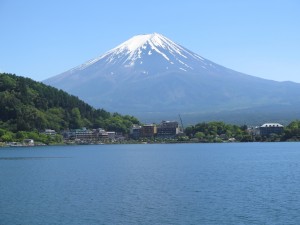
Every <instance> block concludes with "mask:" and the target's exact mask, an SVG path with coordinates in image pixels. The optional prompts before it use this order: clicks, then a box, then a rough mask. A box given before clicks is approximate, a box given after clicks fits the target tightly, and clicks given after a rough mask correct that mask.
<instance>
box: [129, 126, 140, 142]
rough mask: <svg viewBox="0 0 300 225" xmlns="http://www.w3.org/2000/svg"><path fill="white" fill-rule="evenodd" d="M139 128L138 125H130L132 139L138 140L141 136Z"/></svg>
mask: <svg viewBox="0 0 300 225" xmlns="http://www.w3.org/2000/svg"><path fill="white" fill-rule="evenodd" d="M141 128H142V127H141V126H140V125H136V124H134V125H132V127H131V129H130V137H131V138H133V139H139V138H140V135H141Z"/></svg>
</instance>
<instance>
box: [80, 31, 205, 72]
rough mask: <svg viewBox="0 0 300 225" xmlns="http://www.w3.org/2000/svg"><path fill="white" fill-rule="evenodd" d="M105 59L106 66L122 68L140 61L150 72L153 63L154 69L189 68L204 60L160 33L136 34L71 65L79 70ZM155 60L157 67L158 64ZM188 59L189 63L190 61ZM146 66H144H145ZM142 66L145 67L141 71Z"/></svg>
mask: <svg viewBox="0 0 300 225" xmlns="http://www.w3.org/2000/svg"><path fill="white" fill-rule="evenodd" d="M103 60H104V61H105V62H106V64H110V65H122V66H123V67H126V68H129V67H131V68H132V69H134V67H135V69H138V68H137V67H138V65H142V64H143V70H144V73H145V71H146V72H147V74H149V73H151V68H150V67H151V66H152V65H153V64H154V62H155V65H156V66H155V70H157V69H160V70H162V69H165V70H170V69H172V70H180V71H188V70H193V69H194V65H197V66H199V65H200V64H201V65H202V67H203V66H205V65H206V64H207V63H205V62H204V61H205V59H203V58H202V57H201V56H199V55H197V54H195V53H193V52H191V51H189V50H187V49H185V48H184V47H182V46H180V45H178V44H176V43H175V42H173V41H171V40H170V39H168V38H166V37H164V36H163V35H161V34H158V33H153V34H142V35H136V36H134V37H132V38H130V39H129V40H127V41H125V42H123V43H122V44H120V45H118V46H117V47H115V48H113V49H111V50H110V51H108V52H106V53H105V54H103V55H101V56H100V57H98V58H95V59H92V60H90V61H88V62H87V63H85V64H83V65H81V66H79V67H77V68H75V70H76V69H79V70H83V69H85V68H87V67H89V66H91V65H93V64H95V63H97V62H99V61H103ZM158 62H159V64H160V66H159V67H158ZM191 62H192V63H191ZM145 67H146V68H145ZM145 69H146V70H145Z"/></svg>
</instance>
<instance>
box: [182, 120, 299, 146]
mask: <svg viewBox="0 0 300 225" xmlns="http://www.w3.org/2000/svg"><path fill="white" fill-rule="evenodd" d="M185 134H186V136H187V137H188V139H189V140H190V139H194V140H196V141H200V142H223V141H224V140H226V141H228V140H230V139H232V140H234V141H238V142H254V141H266V142H272V141H300V120H295V121H292V122H291V123H290V124H288V125H287V126H286V127H284V129H283V132H282V133H281V134H270V135H268V136H261V135H259V134H254V133H253V130H251V129H250V130H249V129H248V127H247V125H242V126H237V125H232V124H226V123H224V122H203V123H198V124H196V125H193V126H189V127H187V128H186V129H185Z"/></svg>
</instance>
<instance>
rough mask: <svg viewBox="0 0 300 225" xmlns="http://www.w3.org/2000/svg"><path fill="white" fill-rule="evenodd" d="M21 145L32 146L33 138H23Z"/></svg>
mask: <svg viewBox="0 0 300 225" xmlns="http://www.w3.org/2000/svg"><path fill="white" fill-rule="evenodd" d="M23 145H24V146H34V140H33V139H24V140H23Z"/></svg>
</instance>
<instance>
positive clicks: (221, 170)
mask: <svg viewBox="0 0 300 225" xmlns="http://www.w3.org/2000/svg"><path fill="white" fill-rule="evenodd" d="M48 224H49V225H79V224H80V225H96V224H97V225H101V224H113V225H115V224H130V225H140V224H149V225H150V224H151V225H154V224H172V225H174V224H178V225H179V224H180V225H189V224H190V225H192V224H204V225H206V224H214V225H221V224H226V225H227V224H228V225H239V224H251V225H253V224H259V225H262V224H270V225H271V224H272V225H276V224H278V225H282V224H284V225H288V224H291V225H292V224H293V225H298V224H300V143H226V144H225V143H224V144H144V145H142V144H140V145H86V146H53V147H28V148H26V147H24V148H0V225H48Z"/></svg>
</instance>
